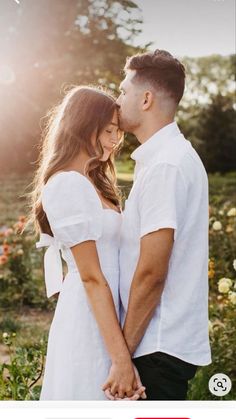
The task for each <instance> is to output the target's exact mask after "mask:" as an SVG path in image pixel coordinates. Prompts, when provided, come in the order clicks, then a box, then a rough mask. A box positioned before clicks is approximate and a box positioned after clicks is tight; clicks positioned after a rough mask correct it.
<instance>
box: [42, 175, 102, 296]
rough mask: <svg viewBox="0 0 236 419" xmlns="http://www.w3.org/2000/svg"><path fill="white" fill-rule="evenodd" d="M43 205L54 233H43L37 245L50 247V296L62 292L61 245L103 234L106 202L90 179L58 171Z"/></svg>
mask: <svg viewBox="0 0 236 419" xmlns="http://www.w3.org/2000/svg"><path fill="white" fill-rule="evenodd" d="M42 205H43V209H44V211H45V213H46V215H47V218H48V221H49V224H50V227H51V230H52V232H53V237H52V236H49V235H48V234H44V233H42V234H41V235H40V240H39V242H37V243H36V247H37V248H41V247H48V249H47V251H46V252H45V255H44V274H45V283H46V291H47V296H48V297H51V296H52V295H54V294H55V293H57V292H60V290H61V286H62V283H63V269H62V262H61V255H60V249H61V247H62V246H66V247H72V246H75V245H76V244H79V243H82V242H84V241H87V240H98V239H99V237H100V236H101V235H102V214H103V212H102V204H101V201H100V199H99V197H98V195H97V193H96V190H95V189H94V187H93V185H92V184H91V183H90V181H89V180H88V179H87V178H86V177H85V176H82V175H80V174H79V173H77V172H61V173H58V174H57V175H56V176H55V177H54V178H53V179H51V180H50V181H49V182H48V184H47V185H46V186H45V187H44V190H43V194H42Z"/></svg>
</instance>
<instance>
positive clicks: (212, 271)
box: [208, 269, 215, 279]
mask: <svg viewBox="0 0 236 419" xmlns="http://www.w3.org/2000/svg"><path fill="white" fill-rule="evenodd" d="M214 276H215V271H214V269H210V270H209V271H208V278H209V279H213V278H214Z"/></svg>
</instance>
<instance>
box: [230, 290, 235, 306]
mask: <svg viewBox="0 0 236 419" xmlns="http://www.w3.org/2000/svg"><path fill="white" fill-rule="evenodd" d="M229 301H230V302H231V303H232V304H236V292H232V291H230V292H229Z"/></svg>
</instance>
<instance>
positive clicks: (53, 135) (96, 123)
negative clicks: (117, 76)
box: [27, 86, 120, 235]
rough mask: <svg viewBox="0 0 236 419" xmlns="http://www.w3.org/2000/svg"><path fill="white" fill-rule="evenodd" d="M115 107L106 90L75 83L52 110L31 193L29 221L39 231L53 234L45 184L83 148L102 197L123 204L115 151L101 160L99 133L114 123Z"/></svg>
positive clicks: (86, 172)
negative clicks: (44, 198)
mask: <svg viewBox="0 0 236 419" xmlns="http://www.w3.org/2000/svg"><path fill="white" fill-rule="evenodd" d="M115 109H117V107H116V103H115V99H114V98H113V97H112V96H111V95H110V94H108V93H107V92H105V91H104V90H101V89H100V88H94V87H88V86H76V87H73V88H72V89H71V90H70V91H69V92H68V93H67V94H66V96H65V97H64V99H63V101H62V102H61V103H60V104H59V105H58V106H56V107H55V108H54V109H53V110H52V111H51V112H50V115H49V119H48V123H47V126H46V129H45V131H44V135H43V143H42V146H41V152H40V156H39V160H38V170H37V171H36V174H35V177H34V180H33V183H32V185H33V190H32V192H31V193H30V215H29V218H28V223H27V224H31V223H33V224H34V227H35V231H36V233H38V232H40V231H41V232H43V233H47V234H50V235H53V233H52V231H51V228H50V225H49V222H48V219H47V216H46V213H45V212H44V209H43V206H42V199H41V196H42V189H43V186H44V185H45V184H46V183H47V181H48V179H49V178H50V177H51V176H52V175H54V174H55V173H56V172H58V171H61V170H64V169H65V170H66V168H67V167H68V166H69V165H70V163H71V162H72V161H73V160H74V159H75V157H76V156H78V155H79V153H80V151H81V150H84V151H86V152H87V153H88V155H89V156H91V159H90V160H89V162H88V164H87V167H86V171H85V174H86V176H88V177H89V178H90V179H91V181H92V182H93V184H94V185H95V187H96V188H97V189H98V190H99V192H100V193H101V195H102V197H104V198H105V199H106V200H109V201H110V202H111V203H112V204H114V205H116V206H120V194H119V190H118V188H117V185H116V174H115V168H114V162H113V161H114V153H112V155H110V157H109V159H108V160H107V161H105V162H102V161H100V160H99V159H100V158H101V156H102V154H103V151H102V148H101V145H100V142H99V134H100V133H101V132H102V131H103V130H104V128H105V127H106V125H108V124H109V122H111V120H112V117H113V115H114V111H115ZM94 133H96V140H97V149H96V150H95V149H94V147H93V145H92V142H91V138H92V135H94ZM98 150H99V152H100V154H99V155H98Z"/></svg>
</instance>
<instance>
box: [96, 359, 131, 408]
mask: <svg viewBox="0 0 236 419" xmlns="http://www.w3.org/2000/svg"><path fill="white" fill-rule="evenodd" d="M136 388H137V380H136V377H135V372H134V368H133V365H132V363H131V360H130V359H126V358H125V359H123V360H119V361H114V362H113V363H112V365H111V368H110V372H109V375H108V378H107V380H106V382H105V383H104V385H103V386H102V389H103V391H105V393H106V390H108V389H109V394H110V397H109V398H110V400H115V396H116V395H117V396H118V397H119V398H121V399H123V398H124V397H132V396H133V395H134V393H135V389H136Z"/></svg>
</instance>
